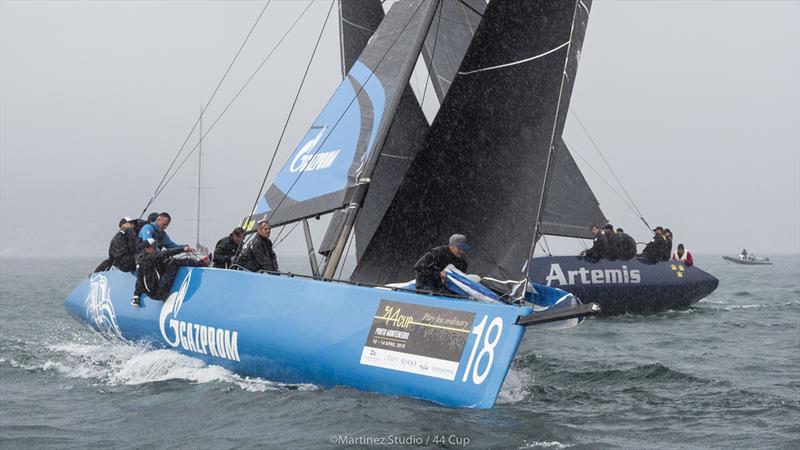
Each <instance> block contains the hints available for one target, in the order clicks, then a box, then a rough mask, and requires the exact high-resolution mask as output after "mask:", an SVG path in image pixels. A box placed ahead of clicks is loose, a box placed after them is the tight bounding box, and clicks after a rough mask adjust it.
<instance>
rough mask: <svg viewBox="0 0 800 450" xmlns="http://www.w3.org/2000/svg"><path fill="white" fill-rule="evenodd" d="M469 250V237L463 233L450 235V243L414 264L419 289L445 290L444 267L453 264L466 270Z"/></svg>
mask: <svg viewBox="0 0 800 450" xmlns="http://www.w3.org/2000/svg"><path fill="white" fill-rule="evenodd" d="M467 250H469V245H468V244H467V237H466V236H464V235H463V234H454V235H452V236H450V241H449V242H448V245H446V246H444V245H442V246H439V247H435V248H434V249H432V250H431V251H429V252H428V253H425V254H424V255H423V256H422V258H420V259H419V261H417V263H416V264H414V271H415V272H417V289H419V290H426V291H434V292H445V291H446V289H445V273H444V269H445V267H447V266H448V265H450V264H452V265H454V266H455V267H456V269H458V270H460V271H462V272H466V271H467V261H466V260H465V259H464V255H465V253H466V252H467Z"/></svg>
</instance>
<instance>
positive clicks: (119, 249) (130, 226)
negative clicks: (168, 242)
mask: <svg viewBox="0 0 800 450" xmlns="http://www.w3.org/2000/svg"><path fill="white" fill-rule="evenodd" d="M135 225H136V219H133V218H131V217H123V218H122V219H120V221H119V230H118V231H117V233H116V234H115V235H114V237H113V238H112V239H111V244H109V246H108V259H106V260H104V261H103V262H101V263H100V265H99V266H97V268H96V269H94V271H95V272H104V271H106V270H108V269H110V268H111V266H114V267H116V268H117V269H119V270H121V271H123V272H133V271H134V270H136V252H137V250H138V248H137V247H138V245H139V238H138V237H137V236H136V233H137V231H138V230H136V228H135Z"/></svg>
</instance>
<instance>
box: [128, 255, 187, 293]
mask: <svg viewBox="0 0 800 450" xmlns="http://www.w3.org/2000/svg"><path fill="white" fill-rule="evenodd" d="M180 253H183V247H175V248H170V249H165V250H162V251H160V252H156V253H153V254H150V253H145V252H142V253H139V256H138V258H137V259H138V261H137V263H138V264H137V268H136V289H134V291H133V295H134V296H135V297H139V296H141V295H142V294H144V293H147V294H148V295H149V296H150V297H151V298H156V299H159V300H160V298H159V297H160V295H158V293H159V286H160V285H161V278H162V277H163V276H164V275H165V272H166V269H167V264H168V262H169V260H170V258H172V257H173V256H175V255H178V254H180ZM173 277H174V275H173Z"/></svg>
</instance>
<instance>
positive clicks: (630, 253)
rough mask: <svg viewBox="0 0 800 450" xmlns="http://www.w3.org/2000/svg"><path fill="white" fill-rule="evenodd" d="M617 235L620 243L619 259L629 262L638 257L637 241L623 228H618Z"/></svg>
mask: <svg viewBox="0 0 800 450" xmlns="http://www.w3.org/2000/svg"><path fill="white" fill-rule="evenodd" d="M617 235H618V236H619V242H620V254H619V259H621V260H624V261H627V260H629V259H632V258H633V257H634V256H636V241H635V240H634V239H633V238H632V237H631V235H629V234H628V233H626V232H625V231H624V230H623V229H622V228H617Z"/></svg>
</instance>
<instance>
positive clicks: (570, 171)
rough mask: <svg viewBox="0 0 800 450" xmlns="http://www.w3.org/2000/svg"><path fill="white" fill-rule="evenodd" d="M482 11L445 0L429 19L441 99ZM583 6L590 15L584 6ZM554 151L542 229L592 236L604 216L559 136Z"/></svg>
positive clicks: (431, 62)
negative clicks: (593, 228) (554, 156)
mask: <svg viewBox="0 0 800 450" xmlns="http://www.w3.org/2000/svg"><path fill="white" fill-rule="evenodd" d="M485 10H486V1H485V0H445V1H443V2H442V6H441V7H440V8H439V11H437V13H436V17H434V19H433V25H431V29H430V31H428V36H427V38H426V39H425V46H424V47H423V52H422V54H423V56H424V57H425V61H426V62H427V65H428V71H429V73H430V77H431V84H432V86H433V87H434V90H435V91H436V96H437V97H438V99H439V101H440V102H441V101H443V100H444V97H445V96H446V95H447V91H448V90H449V88H450V84H451V83H452V80H453V78H454V77H455V75H456V72H457V71H458V68H459V66H460V65H461V61H462V60H463V59H464V54H465V53H466V52H467V47H468V46H469V43H470V41H471V40H472V36H473V35H474V34H475V30H476V29H477V27H478V25H479V24H480V21H481V18H482V17H483V14H484V12H485ZM585 11H586V12H587V14H588V8H587V9H586V10H585ZM440 15H441V17H440ZM573 50H574V54H573V56H574V57H573V58H571V59H570V64H569V65H568V69H567V73H568V76H569V77H570V78H571V79H572V78H574V76H575V73H576V70H577V62H578V59H579V57H580V55H579V53H578V52H579V48H577V47H575V48H574V49H573ZM556 151H557V152H558V155H559V157H558V158H556V161H555V163H556V165H555V167H554V168H553V176H552V183H553V184H552V190H551V195H550V196H548V198H547V201H546V202H545V205H544V214H543V219H542V229H541V233H542V234H547V235H554V236H565V237H577V238H586V239H591V238H592V235H591V232H590V231H589V225H591V224H598V225H602V224H604V223H605V222H606V218H605V215H604V214H603V211H602V210H601V209H600V204H599V202H598V201H597V197H595V195H594V192H592V188H591V187H589V184H588V183H587V182H586V178H584V176H583V174H582V173H581V171H580V169H579V168H578V166H577V164H575V159H574V158H573V157H572V155H571V154H570V151H569V149H568V148H567V145H566V143H564V141H563V140H562V139H559V140H558V147H557V149H556ZM562 156H563V157H562ZM361 238H362V236H361V235H360V234H356V239H357V242H356V243H358V242H359V240H360V241H362V242H363V241H364V240H363V239H361Z"/></svg>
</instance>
